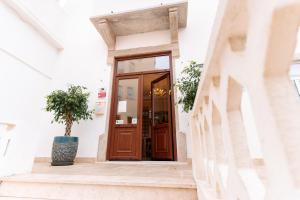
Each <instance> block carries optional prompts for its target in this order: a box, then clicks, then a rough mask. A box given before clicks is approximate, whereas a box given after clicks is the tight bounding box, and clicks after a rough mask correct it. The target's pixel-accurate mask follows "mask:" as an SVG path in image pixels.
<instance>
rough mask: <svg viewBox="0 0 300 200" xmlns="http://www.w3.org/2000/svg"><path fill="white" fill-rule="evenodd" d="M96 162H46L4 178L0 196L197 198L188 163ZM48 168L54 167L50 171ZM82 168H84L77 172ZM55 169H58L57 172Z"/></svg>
mask: <svg viewBox="0 0 300 200" xmlns="http://www.w3.org/2000/svg"><path fill="white" fill-rule="evenodd" d="M92 165H93V166H91V164H90V165H86V167H84V166H81V167H79V168H77V169H76V167H78V166H76V165H75V166H71V167H55V168H54V167H50V166H46V167H44V168H40V170H35V169H34V171H35V172H34V173H31V174H24V175H17V176H12V177H7V178H2V181H3V182H2V183H1V185H0V200H1V199H8V200H9V199H25V200H26V199H48V200H50V199H51V200H71V199H72V200H84V199H87V200H93V199H97V200H98V199H99V200H106V199H107V200H114V199H122V200H135V199H137V200H138V199H143V200H153V199H154V200H168V199H172V200H176V199H178V200H194V199H197V191H196V184H195V182H194V180H193V178H192V176H191V174H190V173H191V171H190V170H191V169H190V166H189V165H188V164H153V163H150V164H138V165H134V164H128V165H127V164H122V163H120V164H112V163H110V164H92ZM47 168H48V169H49V170H50V171H48V172H46V169H47ZM74 168H75V170H74ZM78 169H80V170H84V171H82V173H75V171H76V170H78ZM109 169H110V170H109ZM51 170H54V171H55V170H56V171H55V172H56V173H54V171H51ZM68 170H69V171H68ZM93 170H94V171H93ZM126 170H127V173H126ZM134 171H135V172H134ZM40 172H43V173H40ZM63 172H65V173H63ZM77 172H79V171H77ZM96 172H97V173H96ZM142 172H144V173H142ZM159 172H161V173H159ZM90 173H93V174H90ZM142 174H143V175H142Z"/></svg>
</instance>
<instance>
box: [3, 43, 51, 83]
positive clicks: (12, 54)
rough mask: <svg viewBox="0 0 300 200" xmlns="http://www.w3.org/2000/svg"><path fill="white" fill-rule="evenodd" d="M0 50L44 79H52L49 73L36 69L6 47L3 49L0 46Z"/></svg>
mask: <svg viewBox="0 0 300 200" xmlns="http://www.w3.org/2000/svg"><path fill="white" fill-rule="evenodd" d="M0 51H2V52H3V53H5V54H6V55H8V56H10V57H11V58H13V59H15V60H17V61H19V62H20V63H22V64H24V65H25V66H26V67H28V68H30V69H31V70H33V71H35V72H36V73H38V74H39V75H41V76H43V77H45V78H46V79H49V80H52V77H50V76H49V75H47V74H45V73H44V72H42V71H40V70H38V69H37V67H35V66H33V65H31V64H29V63H28V62H26V61H25V60H23V59H22V58H20V57H19V56H17V55H15V54H14V53H11V52H9V51H7V50H6V49H3V48H2V47H0Z"/></svg>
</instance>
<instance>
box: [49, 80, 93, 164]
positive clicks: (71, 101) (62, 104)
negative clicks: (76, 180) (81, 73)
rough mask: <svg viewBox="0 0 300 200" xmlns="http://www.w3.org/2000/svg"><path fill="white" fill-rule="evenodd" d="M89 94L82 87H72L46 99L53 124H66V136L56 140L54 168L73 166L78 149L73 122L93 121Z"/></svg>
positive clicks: (56, 92) (54, 92) (54, 143)
mask: <svg viewBox="0 0 300 200" xmlns="http://www.w3.org/2000/svg"><path fill="white" fill-rule="evenodd" d="M89 95H90V94H89V93H88V92H86V88H85V87H82V86H74V85H71V86H70V87H69V88H68V89H67V91H63V90H56V91H53V92H51V94H49V95H48V96H47V97H46V99H47V105H46V111H47V112H52V113H53V114H54V118H53V120H52V122H51V123H53V122H54V121H55V122H58V123H61V124H65V127H66V128H65V135H64V136H57V137H55V138H54V141H53V147H52V156H51V158H52V162H51V165H53V166H63V165H72V164H73V163H74V159H75V157H76V153H77V149H78V137H74V136H71V129H72V125H73V122H77V123H79V120H87V119H92V113H93V111H92V110H88V98H89Z"/></svg>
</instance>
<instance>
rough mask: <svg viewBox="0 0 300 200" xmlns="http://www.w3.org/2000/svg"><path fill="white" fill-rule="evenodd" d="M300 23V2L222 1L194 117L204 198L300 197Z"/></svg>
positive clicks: (254, 199)
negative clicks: (299, 82)
mask: <svg viewBox="0 0 300 200" xmlns="http://www.w3.org/2000/svg"><path fill="white" fill-rule="evenodd" d="M299 21H300V1H299V0H264V1H261V0H226V1H225V0H224V1H221V2H220V6H219V10H218V12H217V17H216V22H215V27H214V29H213V32H212V33H213V34H212V38H211V41H210V45H209V50H208V55H207V59H206V62H205V65H204V71H203V73H202V77H201V81H200V84H199V88H198V91H197V96H196V99H195V105H194V108H193V111H192V113H191V119H190V121H191V123H190V124H191V130H192V141H193V143H192V146H193V148H192V149H193V173H194V177H195V179H196V183H197V188H198V196H199V199H201V200H202V199H204V200H205V199H207V200H208V199H210V198H211V197H214V198H217V199H228V200H260V199H261V200H262V199H268V200H285V199H286V200H296V199H300V196H299V192H298V191H299V187H300V156H299V155H300V117H299V116H300V101H299V96H298V93H297V90H295V83H294V81H291V80H290V76H289V71H290V64H291V63H292V60H293V54H294V49H295V45H296V38H297V32H298V26H299ZM244 91H247V93H248V94H247V96H249V102H250V105H251V106H250V107H249V108H250V109H251V110H250V111H251V115H252V116H253V117H252V118H253V123H252V126H255V131H254V132H251V131H250V134H249V130H247V131H246V129H247V126H245V124H246V123H247V122H246V121H245V120H246V119H245V117H244V116H245V115H244V114H243V113H242V112H243V110H242V101H243V98H242V96H243V93H244ZM248 128H249V126H248ZM255 134H257V135H256V136H257V137H256V138H255V140H251V142H249V137H250V139H251V137H252V136H253V135H255ZM253 142H256V143H257V145H256V144H253ZM253 147H254V148H255V147H261V151H259V152H261V154H262V155H259V156H255V154H253V151H250V150H251V148H253ZM252 150H253V149H252ZM254 152H255V151H254ZM208 193H210V195H208ZM208 197H209V198H208Z"/></svg>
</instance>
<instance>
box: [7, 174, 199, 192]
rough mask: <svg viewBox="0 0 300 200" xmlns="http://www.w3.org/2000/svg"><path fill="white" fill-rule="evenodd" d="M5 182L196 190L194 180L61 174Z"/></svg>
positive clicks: (14, 178)
mask: <svg viewBox="0 0 300 200" xmlns="http://www.w3.org/2000/svg"><path fill="white" fill-rule="evenodd" d="M2 181H3V182H4V183H5V182H22V183H24V182H28V183H67V184H89V185H120V186H145V187H146V186H147V187H167V188H191V189H195V188H196V183H195V182H194V180H192V179H189V178H180V177H179V178H174V177H163V178H161V177H140V176H139V177H133V176H90V175H61V174H23V175H15V176H11V177H5V178H2Z"/></svg>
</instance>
